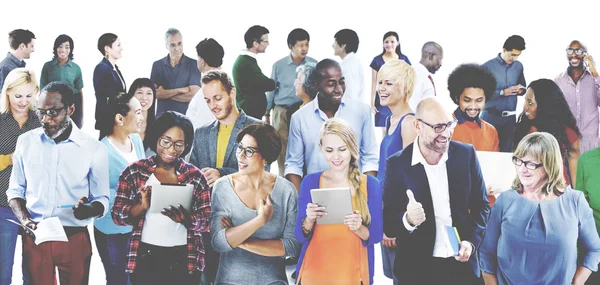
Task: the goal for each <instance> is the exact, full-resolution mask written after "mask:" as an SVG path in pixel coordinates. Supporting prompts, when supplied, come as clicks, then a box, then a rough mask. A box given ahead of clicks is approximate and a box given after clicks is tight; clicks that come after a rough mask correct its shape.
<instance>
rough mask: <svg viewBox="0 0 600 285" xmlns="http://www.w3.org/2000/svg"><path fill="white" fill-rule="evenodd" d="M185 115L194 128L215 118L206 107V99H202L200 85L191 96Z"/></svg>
mask: <svg viewBox="0 0 600 285" xmlns="http://www.w3.org/2000/svg"><path fill="white" fill-rule="evenodd" d="M185 115H186V116H187V117H188V118H190V120H191V121H192V124H193V125H194V130H195V129H197V128H199V127H202V126H204V125H206V124H208V123H212V122H214V121H215V120H216V119H217V118H215V115H213V113H212V112H211V111H210V109H209V108H208V105H207V104H206V101H204V94H203V93H202V87H201V88H200V90H198V93H196V95H194V97H192V100H191V101H190V104H189V105H188V109H187V112H186V113H185Z"/></svg>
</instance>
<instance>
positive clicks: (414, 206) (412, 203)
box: [406, 190, 425, 227]
mask: <svg viewBox="0 0 600 285" xmlns="http://www.w3.org/2000/svg"><path fill="white" fill-rule="evenodd" d="M406 196H408V205H406V220H407V221H408V223H409V224H410V225H411V226H413V227H416V226H419V225H420V224H422V223H423V222H424V221H425V211H424V210H423V205H421V203H419V202H417V200H415V196H414V195H413V192H412V191H411V190H406Z"/></svg>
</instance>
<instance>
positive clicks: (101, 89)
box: [94, 58, 126, 130]
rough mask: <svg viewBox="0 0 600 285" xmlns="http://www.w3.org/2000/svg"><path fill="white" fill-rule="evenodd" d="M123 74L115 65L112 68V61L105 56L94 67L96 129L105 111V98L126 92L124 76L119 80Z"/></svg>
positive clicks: (98, 127)
mask: <svg viewBox="0 0 600 285" xmlns="http://www.w3.org/2000/svg"><path fill="white" fill-rule="evenodd" d="M119 76H121V78H123V75H122V74H121V71H120V70H119V67H118V66H116V65H115V67H114V68H113V65H112V63H110V61H108V60H107V59H106V58H103V59H102V61H100V63H98V65H96V68H95V69H94V91H95V92H96V114H95V118H96V125H95V128H96V129H97V130H99V129H100V127H101V126H100V123H99V119H100V118H102V115H103V114H104V113H105V112H106V105H107V100H108V98H109V97H116V96H117V94H119V93H120V92H126V88H124V86H123V85H125V78H123V82H121V78H119Z"/></svg>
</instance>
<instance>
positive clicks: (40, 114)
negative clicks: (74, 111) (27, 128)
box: [35, 106, 67, 119]
mask: <svg viewBox="0 0 600 285" xmlns="http://www.w3.org/2000/svg"><path fill="white" fill-rule="evenodd" d="M66 108H67V106H63V107H61V108H54V109H40V108H37V109H36V110H35V114H36V115H37V116H38V117H39V118H40V119H41V118H43V117H44V115H46V116H48V117H50V118H56V117H57V116H58V114H60V111H62V110H63V109H66Z"/></svg>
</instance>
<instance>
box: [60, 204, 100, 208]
mask: <svg viewBox="0 0 600 285" xmlns="http://www.w3.org/2000/svg"><path fill="white" fill-rule="evenodd" d="M75 205H77V204H69V205H62V206H58V207H57V208H60V209H68V208H73V207H75ZM83 205H85V206H91V205H92V203H83Z"/></svg>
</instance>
